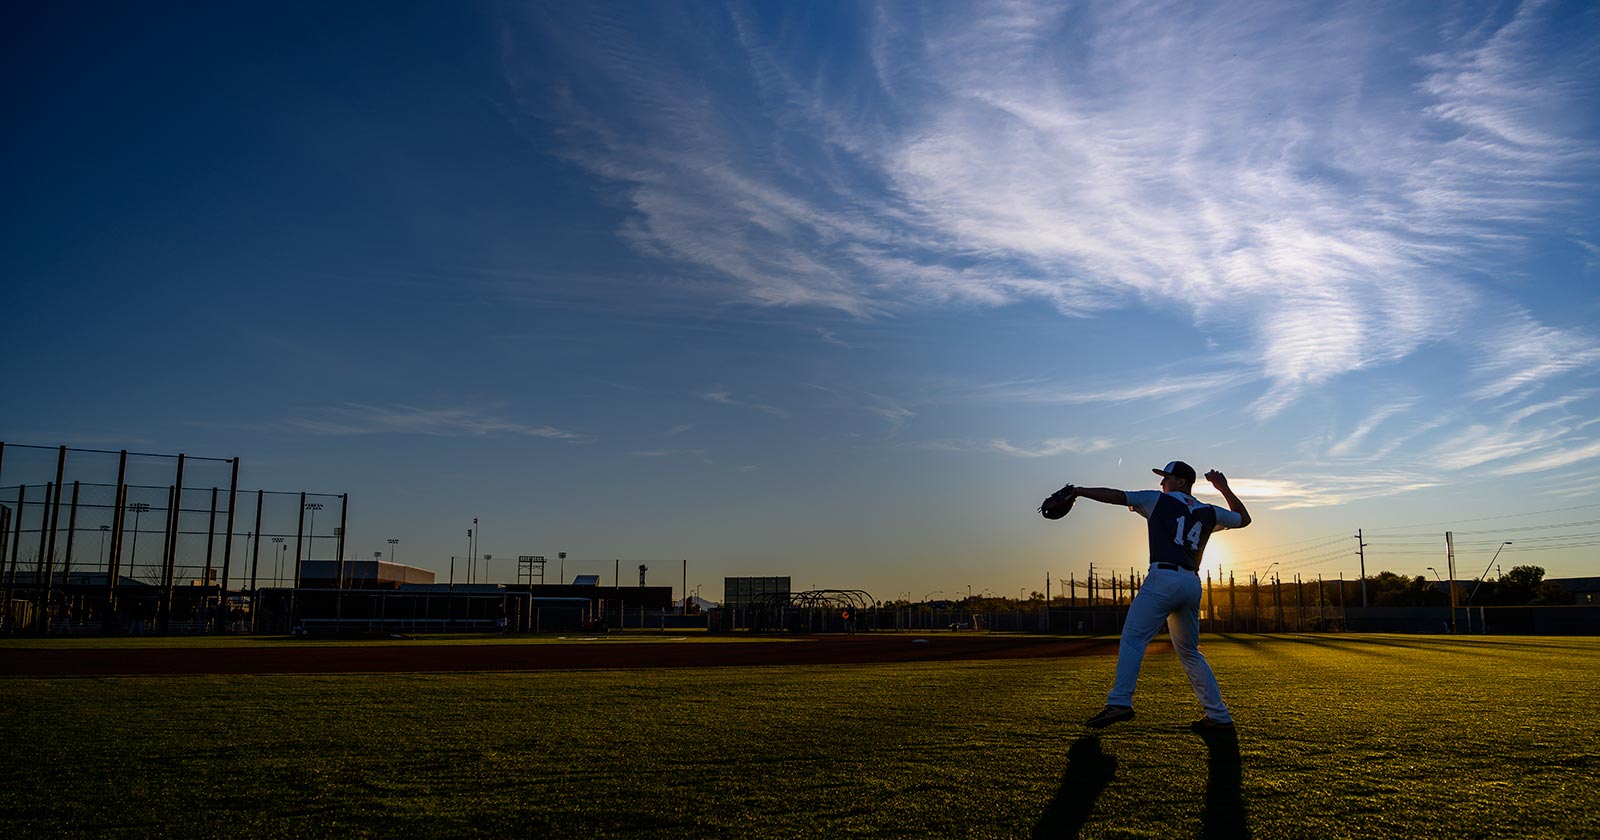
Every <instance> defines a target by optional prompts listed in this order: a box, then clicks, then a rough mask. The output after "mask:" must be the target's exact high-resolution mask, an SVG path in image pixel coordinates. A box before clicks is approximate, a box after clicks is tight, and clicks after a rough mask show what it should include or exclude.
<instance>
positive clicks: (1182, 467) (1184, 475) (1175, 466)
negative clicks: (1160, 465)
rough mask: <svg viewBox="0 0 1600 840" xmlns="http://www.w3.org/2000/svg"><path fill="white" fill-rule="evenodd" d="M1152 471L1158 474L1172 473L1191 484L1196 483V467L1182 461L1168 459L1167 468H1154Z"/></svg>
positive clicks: (1174, 476)
mask: <svg viewBox="0 0 1600 840" xmlns="http://www.w3.org/2000/svg"><path fill="white" fill-rule="evenodd" d="M1151 472H1153V473H1155V474H1156V475H1170V476H1172V477H1173V478H1176V479H1180V480H1182V481H1187V482H1189V483H1190V484H1193V483H1194V477H1195V476H1194V467H1191V466H1189V465H1188V464H1185V463H1184V462H1182V461H1168V462H1167V466H1166V468H1165V469H1159V470H1156V469H1153V470H1151Z"/></svg>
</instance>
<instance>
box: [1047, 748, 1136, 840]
mask: <svg viewBox="0 0 1600 840" xmlns="http://www.w3.org/2000/svg"><path fill="white" fill-rule="evenodd" d="M1116 773H1117V757H1116V756H1114V755H1110V754H1109V753H1107V752H1105V750H1103V749H1101V747H1100V735H1099V733H1090V734H1088V735H1084V736H1083V737H1081V738H1079V739H1078V740H1076V741H1074V742H1073V743H1072V748H1071V749H1069V750H1067V769H1066V770H1064V771H1062V773H1061V784H1060V786H1059V787H1058V788H1057V789H1056V795H1055V798H1054V799H1052V800H1051V801H1050V805H1049V807H1047V808H1046V809H1045V812H1044V814H1043V815H1041V816H1040V817H1039V822H1038V824H1036V825H1035V826H1034V827H1033V838H1034V840H1045V838H1050V840H1056V838H1063V837H1068V838H1075V837H1077V836H1078V834H1079V833H1080V832H1081V831H1083V826H1084V823H1087V822H1088V821H1089V814H1090V813H1092V812H1093V811H1094V803H1095V800H1097V799H1099V798H1100V794H1101V793H1103V792H1104V791H1105V789H1106V787H1107V786H1108V785H1110V784H1111V778H1112V777H1113V776H1115V775H1116Z"/></svg>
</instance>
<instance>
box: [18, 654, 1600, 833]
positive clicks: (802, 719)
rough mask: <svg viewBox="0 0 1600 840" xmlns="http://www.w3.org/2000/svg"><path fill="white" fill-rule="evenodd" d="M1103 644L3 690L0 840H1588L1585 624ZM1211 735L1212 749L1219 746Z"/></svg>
mask: <svg viewBox="0 0 1600 840" xmlns="http://www.w3.org/2000/svg"><path fill="white" fill-rule="evenodd" d="M1204 650H1205V651H1206V654H1207V656H1208V657H1209V658H1210V659H1211V661H1212V664H1213V666H1214V667H1215V668H1216V670H1217V673H1218V675H1219V678H1220V679H1221V682H1222V686H1223V691H1224V694H1225V696H1226V697H1227V698H1228V700H1229V703H1230V705H1231V706H1232V707H1233V709H1234V713H1235V715H1236V717H1237V719H1238V720H1239V724H1240V728H1239V732H1238V736H1237V740H1236V741H1234V742H1232V743H1231V744H1230V743H1229V742H1228V740H1227V739H1220V740H1219V739H1212V740H1210V741H1206V740H1202V739H1201V738H1200V737H1198V736H1196V735H1194V734H1192V733H1190V732H1189V731H1188V730H1187V728H1186V726H1185V724H1186V723H1187V721H1188V720H1190V719H1191V718H1193V717H1194V716H1196V715H1197V714H1198V709H1197V706H1196V704H1195V701H1194V699H1193V697H1192V695H1191V694H1190V692H1189V689H1188V684H1187V682H1186V681H1185V680H1184V678H1183V675H1182V672H1181V670H1180V669H1179V668H1178V665H1177V662H1176V659H1175V658H1174V657H1173V656H1172V655H1171V654H1160V655H1152V656H1150V657H1149V658H1148V659H1147V660H1146V663H1145V671H1144V676H1143V678H1142V680H1141V682H1140V689H1139V696H1138V699H1137V702H1138V710H1139V716H1138V718H1137V719H1135V720H1133V721H1131V722H1128V723H1122V724H1117V725H1116V726H1114V727H1112V728H1110V729H1108V730H1105V731H1104V732H1103V733H1101V734H1100V735H1099V736H1098V737H1094V736H1091V735H1089V734H1088V731H1087V730H1085V729H1084V728H1083V727H1082V726H1081V724H1080V721H1081V720H1082V719H1083V718H1085V717H1087V716H1088V715H1089V714H1090V713H1092V712H1093V711H1094V710H1095V709H1097V708H1098V707H1099V705H1100V703H1101V701H1102V699H1103V696H1104V692H1105V690H1106V688H1107V687H1108V685H1109V681H1110V678H1111V672H1112V667H1113V664H1114V663H1113V661H1112V660H1111V659H1110V658H1105V657H1086V658H1079V659H1055V660H1033V661H1010V662H959V663H946V664H900V665H870V666H863V665H855V666H833V667H820V666H819V667H806V668H723V669H706V670H638V671H612V672H542V673H512V674H506V673H497V674H446V675H437V674H435V675H387V676H384V675H353V676H316V677H308V676H298V677H294V676H259V677H160V678H145V677H140V678H105V679H90V678H79V679H51V680H42V679H16V678H7V679H0V702H3V706H0V708H3V709H4V714H5V716H6V721H5V732H6V738H5V743H6V745H7V747H8V749H7V750H6V761H5V764H4V770H0V834H3V835H4V836H7V837H50V836H74V837H76V836H106V835H109V836H164V835H176V834H181V835H185V836H195V837H203V836H227V837H235V838H236V837H260V836H276V837H289V836H296V837H300V836H305V837H311V836H391V837H392V836H468V835H474V834H487V835H495V836H500V835H505V836H522V837H585V838H587V837H617V836H629V837H684V836H695V837H699V836H716V837H831V836H841V835H871V836H904V837H1072V836H1083V837H1157V838H1169V837H1191V836H1207V837H1255V838H1279V837H1282V838H1302V837H1317V838H1322V837H1439V838H1455V837H1596V836H1600V723H1597V722H1600V691H1597V690H1596V686H1600V640H1591V639H1555V638H1507V637H1489V638H1441V637H1412V636H1356V635H1341V636H1332V635H1326V636H1310V635H1306V636H1235V637H1207V639H1206V640H1205V647H1204ZM1235 745H1236V746H1235Z"/></svg>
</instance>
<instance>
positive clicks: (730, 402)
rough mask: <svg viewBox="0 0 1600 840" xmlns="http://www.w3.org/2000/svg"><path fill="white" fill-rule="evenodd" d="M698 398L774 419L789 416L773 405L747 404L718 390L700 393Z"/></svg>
mask: <svg viewBox="0 0 1600 840" xmlns="http://www.w3.org/2000/svg"><path fill="white" fill-rule="evenodd" d="M699 397H700V399H702V400H705V401H706V402H709V403H716V404H717V405H726V406H733V407H735V408H748V409H752V410H755V411H760V412H762V413H765V414H770V415H772V416H774V417H788V416H789V412H787V411H785V410H783V409H781V408H778V407H777V406H774V405H766V404H764V403H755V402H747V401H745V400H737V399H734V398H733V395H732V394H730V393H728V392H727V391H725V390H722V389H720V388H713V389H711V390H709V391H702V392H701V393H700V394H699Z"/></svg>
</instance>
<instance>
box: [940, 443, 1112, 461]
mask: <svg viewBox="0 0 1600 840" xmlns="http://www.w3.org/2000/svg"><path fill="white" fill-rule="evenodd" d="M918 446H920V447H922V448H924V449H935V450H939V451H943V452H997V453H999V454H1002V455H1009V456H1011V457H1013V458H1050V457H1054V456H1057V455H1083V454H1087V453H1090V452H1104V451H1105V450H1108V449H1110V448H1112V447H1113V446H1115V443H1113V442H1112V441H1110V440H1107V439H1104V438H1049V439H1046V440H1042V441H1037V442H1035V443H1012V442H1011V441H1009V440H1006V439H1004V438H996V439H993V440H984V441H972V440H931V441H923V442H922V443H920V444H918Z"/></svg>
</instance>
